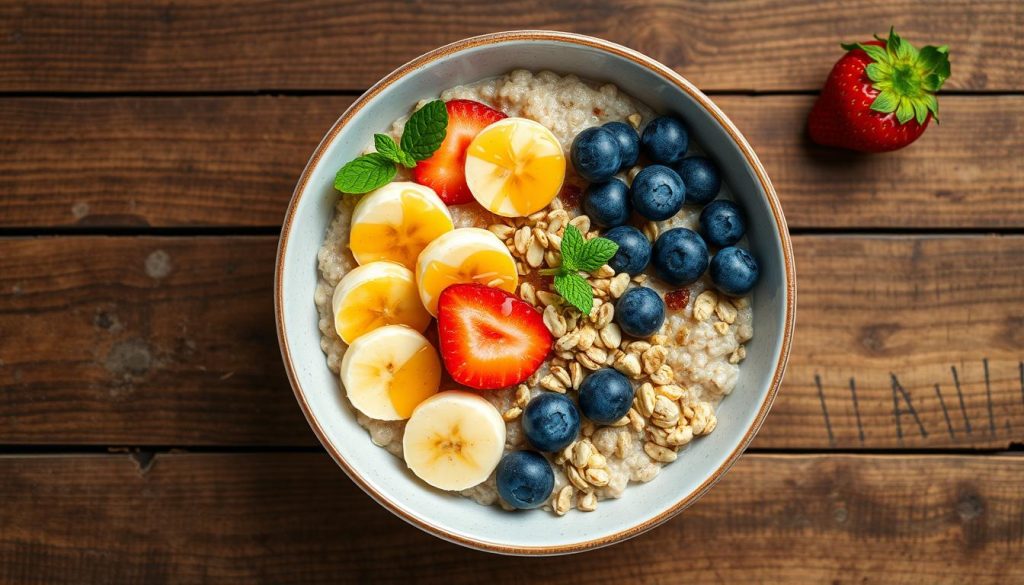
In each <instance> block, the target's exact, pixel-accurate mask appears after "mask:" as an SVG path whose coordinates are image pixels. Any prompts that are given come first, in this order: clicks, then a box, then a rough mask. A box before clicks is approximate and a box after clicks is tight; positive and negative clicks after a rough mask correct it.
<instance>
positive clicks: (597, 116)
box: [315, 70, 753, 515]
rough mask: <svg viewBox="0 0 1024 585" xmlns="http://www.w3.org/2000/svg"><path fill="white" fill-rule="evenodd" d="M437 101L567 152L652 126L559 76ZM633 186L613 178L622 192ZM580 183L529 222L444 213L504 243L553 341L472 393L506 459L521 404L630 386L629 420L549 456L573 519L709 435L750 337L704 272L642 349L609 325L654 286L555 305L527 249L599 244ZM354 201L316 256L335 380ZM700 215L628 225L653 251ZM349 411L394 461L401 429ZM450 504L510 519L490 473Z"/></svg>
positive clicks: (463, 211)
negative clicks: (616, 132)
mask: <svg viewBox="0 0 1024 585" xmlns="http://www.w3.org/2000/svg"><path fill="white" fill-rule="evenodd" d="M441 99H444V100H450V99H471V100H475V101H479V102H482V103H484V104H487V105H489V106H491V107H493V108H495V109H498V110H501V111H503V112H504V113H506V114H507V115H509V116H518V117H524V118H530V119H533V120H535V121H537V122H540V123H541V124H543V125H544V126H546V127H547V128H548V129H550V130H551V131H552V132H553V133H554V135H555V137H556V138H557V139H558V141H559V142H560V143H561V144H562V147H563V149H564V150H565V151H566V153H568V150H569V146H570V144H571V143H572V140H573V138H574V137H575V136H576V134H578V133H579V132H580V131H582V130H583V129H585V128H588V127H591V126H597V125H600V124H604V123H606V122H610V121H623V122H628V123H631V124H632V125H633V126H634V127H638V126H639V127H640V128H642V127H643V124H644V123H645V122H646V121H648V120H650V119H651V118H652V117H653V113H652V112H651V111H650V110H649V109H648V108H647V107H645V106H644V105H642V104H639V103H637V102H636V101H634V100H633V99H632V98H630V97H629V96H627V95H625V94H623V93H621V92H620V91H619V90H618V88H616V87H615V86H613V85H608V84H606V85H602V86H597V85H595V84H591V83H588V82H585V81H582V80H580V79H579V78H577V77H575V76H572V75H566V76H560V75H558V74H555V73H552V72H549V71H542V72H539V73H536V74H535V73H531V72H529V71H524V70H516V71H512V72H511V73H509V74H506V75H503V76H500V77H497V78H494V79H487V80H484V81H480V82H477V83H473V84H469V85H464V86H457V87H454V88H451V89H448V90H446V91H444V92H443V93H442V94H441ZM404 123H405V120H404V119H400V120H398V121H396V122H395V123H394V125H393V126H392V128H391V129H390V134H391V135H392V136H394V137H395V138H396V139H397V137H399V136H400V135H401V132H402V128H403V126H404ZM632 174H634V173H625V174H623V175H621V177H622V178H623V179H624V180H626V181H627V182H628V181H629V180H630V179H631V176H630V175H632ZM396 180H404V179H403V175H402V174H401V173H400V174H399V176H398V177H397V178H396ZM583 184H584V183H583V182H582V181H581V180H580V179H578V178H577V177H575V176H573V175H572V170H571V166H570V167H569V169H568V174H567V177H566V187H565V188H563V193H562V195H560V196H559V198H556V199H555V201H553V202H552V204H551V205H550V206H549V207H547V208H546V209H545V210H542V211H540V212H538V213H535V214H533V215H531V216H530V217H528V218H515V219H507V218H499V217H497V216H493V215H490V214H489V213H487V212H485V211H483V210H482V209H480V208H479V207H477V206H476V205H475V204H468V205H463V206H452V207H451V208H450V211H451V214H452V218H453V220H454V223H455V226H456V227H469V226H475V227H483V228H487V229H490V230H491V231H492V232H494V233H495V234H496V235H498V237H499V238H501V239H502V240H503V241H505V242H506V244H507V245H508V247H509V249H510V251H511V252H512V255H513V257H514V258H515V259H516V260H517V262H518V264H519V265H520V266H521V268H522V269H523V270H522V272H525V274H524V275H523V276H521V285H520V289H519V291H518V292H519V296H520V297H521V298H523V299H524V300H526V301H528V302H532V303H533V304H535V305H536V306H537V307H538V308H542V309H543V310H544V319H545V324H547V325H548V327H549V329H550V330H551V331H552V334H553V336H554V337H555V340H556V343H555V349H554V351H553V353H552V354H551V357H550V358H549V360H548V361H547V362H546V363H545V364H544V365H543V366H542V367H541V369H540V370H538V371H537V372H536V373H535V374H534V375H533V376H531V378H530V379H529V380H527V382H526V383H524V384H520V385H518V386H516V387H512V388H507V389H504V390H496V391H479V392H478V393H479V394H480V395H481V396H483V397H485V398H487V399H488V400H489V401H490V402H491V403H493V404H494V405H495V406H496V407H497V409H498V411H499V412H501V413H504V414H503V418H504V419H505V420H506V424H507V436H506V444H505V450H506V452H508V451H511V450H516V449H520V448H526V447H528V445H526V440H525V437H524V435H523V432H522V426H521V424H520V420H519V415H520V414H521V413H522V409H523V408H524V407H525V406H526V402H528V401H529V399H530V397H532V396H536V395H538V394H540V393H541V392H547V391H556V392H563V393H564V392H569V393H570V394H572V393H573V392H574V389H576V388H578V387H579V384H580V381H581V379H582V378H583V377H584V376H585V375H586V373H587V372H588V371H591V370H594V369H597V368H598V367H601V366H604V365H609V366H612V367H614V368H615V369H617V370H619V371H620V372H622V373H624V374H626V375H627V377H629V378H630V379H631V381H632V382H633V384H634V386H635V387H636V399H635V402H634V408H633V409H632V410H631V411H630V413H629V416H627V417H626V418H624V419H623V420H622V421H620V422H619V423H617V424H616V425H610V426H598V425H595V424H594V423H592V422H590V421H588V420H586V419H584V420H583V421H582V426H581V434H580V437H579V439H578V441H577V442H575V443H574V444H573V445H570V446H569V447H568V448H567V449H566V450H565V451H564V452H562V453H558V454H554V455H549V459H550V460H551V463H552V467H553V469H554V471H555V488H554V490H553V492H552V495H551V498H550V501H549V502H548V504H546V505H545V506H544V509H546V510H553V511H554V512H556V513H558V514H559V515H562V514H565V513H566V512H567V511H568V510H569V509H570V508H578V509H580V510H582V511H589V510H593V509H594V508H595V507H596V506H597V502H598V501H599V500H601V499H605V498H619V497H621V496H622V495H623V494H624V492H625V490H626V488H627V487H628V486H629V484H630V483H631V482H647V481H651V480H652V479H654V478H655V477H657V475H658V473H659V471H660V470H661V467H662V466H663V465H666V464H668V463H670V462H672V461H674V460H675V459H676V458H677V457H682V456H684V454H685V448H686V445H687V444H688V443H689V442H690V441H692V440H694V439H696V438H698V437H700V436H702V435H706V434H708V433H710V432H712V431H713V430H714V428H715V426H716V425H717V419H716V416H715V406H716V405H717V404H718V402H719V401H720V400H721V399H722V398H723V397H724V396H726V395H728V394H729V393H730V392H732V391H733V389H734V388H735V386H736V382H737V378H738V375H739V363H740V362H741V361H742V360H743V359H744V358H745V357H746V349H745V347H744V344H745V343H746V342H747V341H748V340H750V339H751V338H752V336H753V328H752V315H751V303H750V297H749V296H747V297H743V298H730V297H725V296H721V295H718V294H716V293H715V292H714V290H713V289H712V287H711V285H710V279H709V277H708V276H707V275H706V274H705V275H704V276H703V277H702V278H701V279H700V280H699V281H698V282H696V283H694V284H692V285H690V286H689V287H687V288H688V289H689V296H688V300H687V299H683V300H685V302H686V304H685V307H684V308H681V309H676V310H672V309H671V307H670V308H669V310H667V312H666V315H667V317H666V319H665V323H664V325H663V326H662V329H661V331H660V332H659V334H657V335H655V336H653V337H652V338H651V339H649V340H644V341H640V340H629V339H625V338H624V336H623V334H622V333H621V332H620V331H619V329H618V326H617V325H615V323H613V322H612V317H613V314H614V300H615V299H616V298H618V296H620V295H621V294H622V292H623V291H624V290H625V289H626V288H627V287H629V286H639V285H641V284H642V285H644V286H649V287H652V288H654V289H655V290H656V291H658V292H659V293H666V292H669V291H670V290H671V289H670V288H669V287H667V286H666V285H664V284H663V283H661V282H660V281H658V280H657V279H654V278H650V279H648V278H646V275H641V276H638V277H635V278H632V279H631V278H630V277H629V275H628V274H625V273H622V274H618V275H616V274H614V270H611V269H610V267H608V266H607V265H606V266H604V267H602V269H601V270H599V271H597V272H595V273H593V274H592V278H591V284H592V286H593V287H594V289H595V309H594V311H593V312H592V313H591V315H589V316H586V317H583V316H580V314H579V311H577V310H576V309H574V308H572V307H566V306H563V305H561V304H560V303H559V302H558V301H557V299H556V295H554V294H552V293H551V292H548V289H549V288H550V281H548V282H545V281H543V280H541V279H540V277H538V276H537V274H536V269H537V266H534V264H536V257H537V253H536V251H534V252H531V251H530V249H531V247H533V248H537V247H540V248H541V249H542V252H543V254H542V255H543V256H544V258H545V261H544V262H542V263H541V265H540V267H543V266H544V265H545V264H547V259H548V258H551V257H552V256H553V255H555V247H556V246H557V241H559V238H558V236H560V234H561V231H562V230H563V229H564V227H565V225H566V224H568V223H570V222H571V223H572V224H573V225H576V227H578V228H579V229H580V231H581V232H583V233H584V234H586V235H587V237H591V236H592V235H597V232H596V230H591V228H590V221H589V218H587V217H586V216H585V215H581V212H580V211H579V210H578V208H577V203H576V200H578V190H579V188H580V185H583ZM574 190H575V192H576V193H575V194H574V193H573V191H574ZM723 191H725V188H724V187H723ZM723 196H726V197H727V194H726V193H723ZM358 199H359V198H358V197H355V196H342V197H340V198H339V201H338V204H337V207H336V211H335V216H334V218H333V220H332V221H331V223H330V227H329V228H328V231H327V234H326V237H325V239H324V242H323V245H322V247H321V248H320V250H319V253H318V267H319V282H318V285H317V288H316V293H315V303H316V307H317V310H318V312H319V315H320V321H319V327H320V332H321V347H322V349H323V351H324V353H325V354H326V356H327V365H328V367H329V368H330V369H331V371H332V372H334V373H336V374H337V373H338V371H339V366H340V364H341V359H342V356H343V355H344V352H345V350H346V348H347V346H346V345H345V344H344V343H343V342H342V341H341V339H340V338H339V337H338V335H337V333H336V332H335V329H334V322H333V317H332V314H333V313H332V303H331V298H332V294H333V292H334V287H335V286H336V285H337V283H338V281H339V280H340V279H341V278H342V277H343V276H344V275H345V274H346V273H347V272H348V271H349V270H351V269H353V268H355V266H356V262H355V260H354V259H353V257H352V254H351V253H350V251H349V249H348V240H349V227H350V226H349V223H350V219H351V214H352V209H353V207H354V205H355V202H356V201H357V200H358ZM698 215H699V209H695V208H690V207H689V206H685V207H684V208H683V210H682V211H680V212H679V213H678V214H677V215H676V216H675V217H673V218H671V219H669V220H668V221H663V222H647V223H645V224H638V225H637V227H639V228H641V229H642V231H643V232H644V233H645V234H646V235H648V236H649V237H651V238H652V239H654V238H656V237H657V234H658V233H660V232H661V231H664V230H666V229H669V228H673V227H688V228H691V229H696V224H697V219H698ZM530 255H532V256H534V258H531V259H530V260H532V262H531V261H528V256H530ZM453 384H454V383H453V382H452V381H451V380H450V379H445V380H443V381H442V389H447V388H452V387H453ZM339 386H340V382H339ZM353 412H354V413H355V415H356V419H357V421H358V422H359V424H360V425H362V426H363V427H365V428H366V429H367V431H368V432H369V434H370V437H371V438H372V440H373V442H374V443H375V444H377V445H379V446H381V447H383V448H385V449H387V450H388V451H389V452H391V453H392V454H394V455H395V456H398V457H402V434H403V431H404V427H405V422H406V421H380V420H374V419H371V418H369V417H367V416H365V415H363V414H362V413H359V412H358V411H356V410H355V409H353ZM683 458H684V459H685V457H683ZM683 464H684V465H685V463H683ZM460 493H461V494H462V495H463V496H465V497H469V498H472V499H473V500H475V501H477V502H479V503H480V504H485V505H491V504H500V505H502V506H503V507H506V508H507V507H508V506H507V505H506V504H504V502H502V501H501V500H500V498H499V497H498V493H497V489H496V486H495V476H494V473H492V474H491V476H490V477H489V478H488V479H487V480H486V481H485V482H484V483H482V484H480V485H477V486H475V487H473V488H470V489H467V490H463V491H462V492H460Z"/></svg>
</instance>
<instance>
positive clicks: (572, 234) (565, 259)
mask: <svg viewBox="0 0 1024 585" xmlns="http://www.w3.org/2000/svg"><path fill="white" fill-rule="evenodd" d="M585 244H586V241H585V240H584V239H583V234H581V233H580V230H578V229H577V228H576V226H574V225H568V226H565V231H564V232H563V233H562V266H563V267H564V268H565V269H566V270H568V271H573V270H581V268H580V265H579V258H580V255H581V254H582V252H583V247H584V245H585Z"/></svg>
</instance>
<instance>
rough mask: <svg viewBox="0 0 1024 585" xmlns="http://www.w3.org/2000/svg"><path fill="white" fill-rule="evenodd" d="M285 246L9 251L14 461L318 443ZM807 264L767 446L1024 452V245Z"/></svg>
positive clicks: (804, 244) (52, 241) (5, 404)
mask: <svg viewBox="0 0 1024 585" xmlns="http://www.w3.org/2000/svg"><path fill="white" fill-rule="evenodd" d="M275 246H276V242H275V240H274V238H272V237H230V238H187V239H183V238H156V237H140V238H129V237H123V238H101V237H77V238H43V239H6V240H0V360H2V362H0V444H3V443H8V444H11V443H29V444H33V443H38V444H45V443H50V444H70V443H88V444H98V445H226V444H243V445H246V444H255V445H277V444H280V445H312V444H315V440H314V439H313V437H312V434H311V433H310V431H309V430H308V429H307V428H306V425H305V423H304V421H303V420H302V417H301V415H300V414H299V410H298V407H297V406H296V405H295V402H294V399H293V398H292V394H291V392H290V391H289V389H288V384H287V382H286V380H285V377H284V374H283V371H282V368H281V365H280V361H279V360H280V358H279V355H278V350H277V344H276V339H275V335H274V326H273V313H272V303H271V281H272V272H273V256H274V250H275ZM795 247H796V253H797V266H798V273H799V275H800V281H799V289H800V301H799V305H800V308H799V314H798V317H797V322H798V328H797V334H796V338H795V343H794V347H793V357H792V360H791V362H790V368H789V371H788V374H787V377H786V380H785V383H784V385H783V389H782V391H781V393H780V395H779V398H778V400H777V401H776V403H775V407H774V409H773V411H772V414H771V416H769V418H768V421H767V423H766V425H765V427H764V429H763V430H762V432H761V434H760V435H759V437H758V439H757V440H756V442H755V447H758V448H787V449H788V448H792V449H800V448H829V447H841V448H846V449H860V448H868V449H881V448H898V447H906V448H921V449H931V448H937V449H944V448H1005V447H1007V446H1008V445H1010V444H1012V443H1021V442H1024V386H1022V385H1024V381H1022V379H1021V376H1022V373H1021V361H1022V360H1024V337H1022V335H1021V332H1020V331H1021V328H1022V325H1024V300H1022V299H1021V297H1020V290H1022V289H1024V273H1022V272H1021V270H1020V266H1021V264H1022V259H1024V237H853V236H849V237H846V236H827V237H826V236H801V237H797V238H796V239H795ZM986 364H987V367H988V371H989V375H988V384H987V385H986V382H985V380H986V378H985V366H986ZM954 368H955V370H956V376H957V378H956V383H958V384H959V390H958V388H957V386H956V384H954V379H953V377H952V376H953V369H954ZM893 375H894V376H895V377H896V381H897V386H895V388H894V385H893V378H892V376H893ZM851 378H854V379H855V380H856V382H855V392H856V397H857V402H856V404H855V403H854V399H853V395H852V393H851V391H850V387H849V381H850V379H851ZM819 379H820V384H821V389H820V390H819V388H818V384H817V383H816V380H819ZM936 384H938V385H939V388H940V389H939V393H940V394H941V400H940V398H939V396H940V394H936V391H935V385H936ZM900 388H902V389H903V390H905V391H906V392H907V394H906V396H904V394H903V391H902V390H900ZM961 395H962V396H963V406H961V403H960V396H961ZM894 396H895V397H896V401H895V408H894ZM989 396H991V399H990V398H989ZM908 398H909V403H908V402H907V399H908ZM822 403H824V408H825V409H827V413H828V415H827V416H828V423H829V424H828V425H826V424H825V418H826V415H825V412H824V411H823V408H822ZM911 407H913V409H914V413H913V414H912V413H910V412H909V410H910V408H911ZM895 411H899V413H900V414H899V416H898V417H897V416H896V415H895V414H894V412H895ZM990 412H991V417H990V414H989V413H990ZM915 414H916V418H917V420H919V421H920V425H919V424H918V423H917V422H916V420H915ZM947 414H948V416H949V424H948V425H947V422H946V415H947ZM897 420H898V421H899V423H898V425H897ZM967 425H970V427H971V430H970V432H968V431H967ZM861 433H863V437H861Z"/></svg>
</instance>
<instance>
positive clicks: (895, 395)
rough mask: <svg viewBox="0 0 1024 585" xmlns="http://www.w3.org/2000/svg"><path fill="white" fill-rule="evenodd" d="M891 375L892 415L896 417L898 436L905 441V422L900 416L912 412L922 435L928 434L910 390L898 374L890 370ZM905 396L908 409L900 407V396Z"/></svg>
mask: <svg viewBox="0 0 1024 585" xmlns="http://www.w3.org/2000/svg"><path fill="white" fill-rule="evenodd" d="M889 376H890V378H891V379H892V415H893V417H894V418H895V419H896V436H897V438H898V439H899V441H900V443H901V444H902V443H903V424H902V422H901V421H900V417H901V416H902V415H904V414H910V415H911V416H913V417H914V422H915V423H917V428H918V430H919V431H921V436H922V437H927V436H928V431H927V430H926V429H925V428H924V425H923V424H921V418H920V417H918V416H917V409H916V408H914V403H913V402H911V401H910V392H907V389H906V388H904V387H903V385H902V384H900V381H899V379H898V378H896V374H894V373H892V372H889ZM900 396H903V401H904V402H906V403H907V409H906V410H902V409H901V408H900V399H899V397H900Z"/></svg>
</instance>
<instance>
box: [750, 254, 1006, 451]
mask: <svg viewBox="0 0 1024 585" xmlns="http://www.w3.org/2000/svg"><path fill="white" fill-rule="evenodd" d="M794 248H795V250H796V256H797V275H798V277H797V278H798V289H799V293H798V298H799V300H798V305H799V309H798V311H797V331H796V336H795V338H794V345H793V358H792V360H791V361H790V367H789V370H788V371H787V374H786V380H785V383H784V385H783V390H782V392H781V393H780V395H779V399H778V402H776V406H775V408H774V409H773V411H772V414H771V415H770V416H769V418H768V422H767V423H766V425H765V427H764V429H763V431H762V433H761V434H760V435H759V436H758V439H757V442H756V445H757V446H760V447H793V448H797V447H804V446H808V445H810V444H814V443H816V444H818V445H820V446H822V447H829V446H836V447H842V448H851V449H857V448H862V447H876V448H891V447H908V448H940V447H987V448H1005V447H1007V446H1009V445H1011V444H1013V443H1018V444H1019V443H1024V334H1022V330H1024V302H1022V300H1021V296H1020V291H1021V290H1022V289H1024V271H1022V270H1021V266H1024V238H1021V237H1017V236H1012V237H999V236H988V237H985V236H982V237H956V236H921V237H873V238H867V237H856V236H835V237H798V238H796V239H795V241H794ZM851 384H852V386H853V389H852V390H851ZM819 386H820V388H819ZM936 388H937V389H936ZM854 395H856V396H854ZM961 396H962V401H961ZM947 417H948V418H947ZM826 419H827V422H826ZM947 421H948V422H947Z"/></svg>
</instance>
